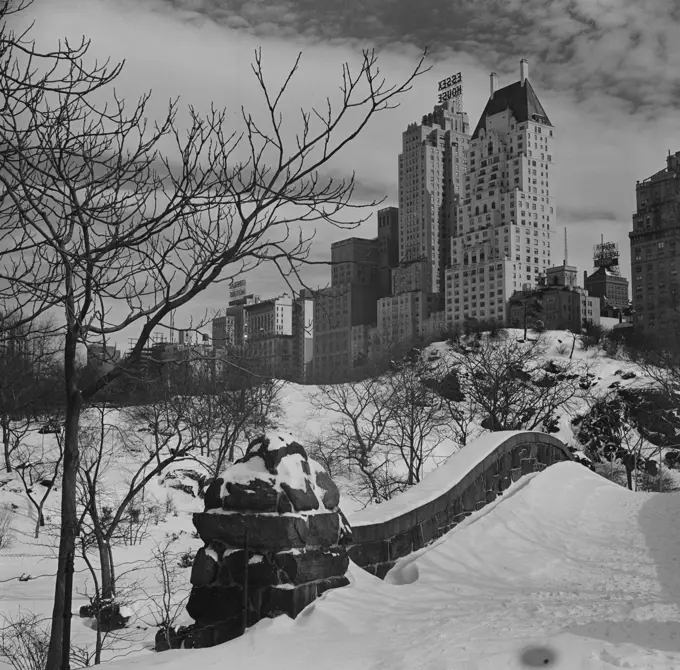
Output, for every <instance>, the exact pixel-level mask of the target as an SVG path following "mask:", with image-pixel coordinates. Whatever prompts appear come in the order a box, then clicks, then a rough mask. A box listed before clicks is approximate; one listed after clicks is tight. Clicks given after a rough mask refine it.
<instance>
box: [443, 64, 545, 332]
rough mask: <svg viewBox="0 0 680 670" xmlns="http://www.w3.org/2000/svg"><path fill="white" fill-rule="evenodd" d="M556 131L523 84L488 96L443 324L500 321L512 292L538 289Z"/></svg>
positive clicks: (494, 83) (473, 146)
mask: <svg viewBox="0 0 680 670" xmlns="http://www.w3.org/2000/svg"><path fill="white" fill-rule="evenodd" d="M554 145H555V130H554V128H553V126H552V124H551V123H550V120H549V119H548V115H547V114H546V112H545V110H544V109H543V106H542V105H541V103H540V101H539V100H538V97H537V95H536V93H535V92H534V89H533V87H532V86H531V83H530V82H529V78H528V65H527V62H526V60H524V59H522V61H521V62H520V80H519V81H517V82H515V83H513V84H510V85H509V86H506V87H504V88H501V89H498V77H497V75H496V73H492V74H491V77H490V95H489V100H488V102H487V104H486V107H485V108H484V111H483V113H482V115H481V118H480V119H479V122H478V123H477V127H476V128H475V130H474V132H473V134H472V138H471V140H470V148H469V154H468V168H467V172H466V174H465V178H464V179H465V189H464V196H463V197H464V200H463V201H462V206H461V207H460V208H459V212H458V217H457V225H456V227H455V232H454V234H453V237H452V238H451V240H450V244H451V266H450V268H449V269H448V270H447V271H446V320H447V323H448V324H449V325H453V324H456V323H463V322H465V321H467V320H471V319H477V320H496V321H505V320H506V317H507V300H508V298H509V297H510V296H511V295H512V294H513V292H514V291H516V290H520V289H522V288H524V287H526V286H527V285H528V286H531V287H533V286H536V285H537V284H538V279H539V276H540V275H542V274H543V273H545V271H546V270H547V268H549V267H551V265H552V263H551V256H550V252H551V239H552V236H553V231H554V228H555V223H556V214H555V209H556V206H555V198H554V195H553V194H552V193H551V190H550V178H551V175H552V170H553V168H554V165H555V162H554V160H553V158H554V154H553V152H554Z"/></svg>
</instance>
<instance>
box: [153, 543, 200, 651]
mask: <svg viewBox="0 0 680 670" xmlns="http://www.w3.org/2000/svg"><path fill="white" fill-rule="evenodd" d="M176 540H177V537H176V536H171V537H169V538H167V539H166V541H165V542H163V543H162V544H158V545H156V547H155V548H154V550H153V559H154V563H155V565H156V570H155V577H156V583H157V586H158V589H155V590H153V591H150V590H146V589H145V590H144V593H145V595H146V597H147V602H148V607H149V615H150V619H151V621H148V622H147V623H149V624H150V625H153V626H156V627H157V628H159V629H160V631H161V634H162V636H163V642H164V643H165V644H164V645H163V646H164V647H165V648H167V649H170V648H171V646H172V636H173V634H174V632H175V624H176V623H177V620H178V619H179V618H180V617H181V616H182V614H183V612H184V607H185V605H186V602H187V600H188V598H189V589H188V588H187V586H186V584H187V581H186V576H185V568H181V567H180V563H179V559H180V553H179V552H177V551H172V545H173V543H174V542H175V541H176ZM157 640H158V636H157ZM157 649H158V643H157Z"/></svg>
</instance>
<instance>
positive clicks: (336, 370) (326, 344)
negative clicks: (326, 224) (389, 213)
mask: <svg viewBox="0 0 680 670" xmlns="http://www.w3.org/2000/svg"><path fill="white" fill-rule="evenodd" d="M378 261H379V244H378V239H377V238H376V239H365V238H359V237H352V238H349V239H347V240H342V241H340V242H336V243H335V244H332V245H331V266H332V270H331V286H330V287H329V288H327V289H322V290H320V291H318V292H317V293H316V295H315V298H314V359H313V375H314V378H315V379H316V380H318V381H332V380H333V379H335V378H338V377H339V376H341V375H342V374H344V373H346V372H347V371H348V370H350V369H351V368H352V367H353V365H354V364H355V362H356V361H355V360H354V359H353V354H352V328H353V327H354V326H363V325H371V324H375V318H376V302H377V299H378V281H377V280H378Z"/></svg>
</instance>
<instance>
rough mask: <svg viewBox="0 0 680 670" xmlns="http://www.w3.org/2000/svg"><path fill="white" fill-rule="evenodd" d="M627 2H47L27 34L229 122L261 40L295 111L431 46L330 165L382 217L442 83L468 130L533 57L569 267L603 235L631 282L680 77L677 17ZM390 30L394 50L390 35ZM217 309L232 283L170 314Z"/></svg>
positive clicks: (335, 234) (322, 243)
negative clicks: (374, 59)
mask: <svg viewBox="0 0 680 670" xmlns="http://www.w3.org/2000/svg"><path fill="white" fill-rule="evenodd" d="M619 5H620V3H617V4H616V6H615V5H614V4H610V5H607V4H606V3H599V4H598V5H597V6H593V5H592V4H591V3H585V2H576V3H566V2H553V3H549V4H547V5H546V4H545V3H536V2H534V1H533V0H529V1H528V2H522V3H521V6H520V3H515V2H508V3H503V4H502V5H500V4H499V3H488V2H479V3H475V4H474V5H470V4H467V3H466V4H462V3H453V4H452V5H451V6H450V7H449V6H444V5H442V6H441V7H437V6H434V5H433V6H429V8H428V7H426V8H423V9H422V10H419V11H418V13H417V14H416V13H413V14H411V15H407V14H406V11H405V9H403V8H402V5H397V6H396V7H394V6H393V5H390V7H392V10H391V11H390V12H387V7H388V6H387V4H385V3H381V2H377V3H372V4H371V6H370V8H367V7H363V13H361V16H360V17H355V18H354V19H353V20H347V21H345V22H342V21H338V20H336V19H337V18H338V14H337V12H342V13H343V15H345V14H346V15H347V16H348V17H349V16H350V15H351V14H352V12H350V11H349V8H348V7H347V6H345V5H343V8H342V9H339V10H337V11H335V10H333V11H332V8H329V7H325V5H323V4H318V5H317V4H315V5H313V6H305V7H303V6H302V5H300V6H298V5H297V4H295V3H287V4H285V5H284V4H278V5H277V4H272V3H267V4H266V5H265V4H264V3H254V2H250V3H245V4H239V5H238V6H237V5H236V4H234V3H227V2H217V1H213V2H198V1H194V2H180V1H178V2H173V3H169V2H161V1H160V0H159V1H152V0H142V1H140V2H135V3H133V2H117V3H113V2H111V1H109V0H93V1H92V2H90V3H87V4H86V5H83V4H82V3H76V2H74V1H72V0H51V2H45V1H44V0H38V1H37V2H36V4H35V5H34V8H33V11H32V13H33V15H34V16H35V20H36V25H35V31H34V37H35V38H36V39H38V40H39V41H41V42H45V41H47V42H50V41H52V42H54V41H55V40H56V39H57V38H59V37H63V36H65V35H67V36H69V37H71V38H73V37H78V36H80V35H81V34H86V35H87V36H89V37H91V38H92V40H93V45H92V49H93V53H94V54H96V55H97V56H99V57H107V56H111V57H112V59H114V60H118V59H121V58H127V59H128V61H127V67H126V69H125V70H124V74H123V75H122V77H121V79H120V80H119V83H118V85H117V89H118V90H119V91H120V92H121V94H123V95H124V96H126V97H129V98H133V97H136V96H137V95H139V94H141V93H142V92H143V91H145V90H147V89H149V88H151V89H153V91H154V100H155V101H156V105H160V106H161V107H162V106H163V105H164V104H165V102H166V100H167V99H168V98H169V97H174V96H176V95H181V96H182V103H183V104H185V105H186V104H189V103H193V104H196V106H197V107H198V108H199V109H204V108H205V106H206V105H207V103H208V101H209V100H210V99H214V101H215V103H216V105H217V106H222V105H225V104H227V103H229V105H230V118H231V119H234V121H236V120H237V119H238V112H239V104H240V103H241V102H243V103H244V104H246V105H247V106H249V107H250V106H252V105H253V104H255V98H254V95H253V85H254V84H255V81H254V78H253V77H252V75H251V73H250V70H249V63H250V62H251V61H252V53H253V49H254V48H255V47H257V46H262V49H263V58H264V61H265V66H266V67H267V68H268V71H270V72H271V74H272V77H274V79H277V78H278V77H280V76H281V74H282V72H283V71H284V69H285V68H286V67H288V66H290V65H292V63H293V62H294V58H295V55H296V54H297V52H298V51H299V50H302V51H303V60H302V67H301V71H300V76H299V81H298V82H297V83H296V85H295V86H294V92H295V96H293V97H294V99H293V100H291V101H289V106H288V109H289V110H290V111H291V113H296V111H297V108H298V107H299V106H300V104H303V105H305V106H307V105H311V104H315V103H318V102H319V101H320V100H322V97H321V96H322V95H323V94H325V93H329V94H333V93H334V92H335V91H336V90H337V83H338V81H339V76H340V64H341V63H342V62H343V61H345V60H349V61H350V62H352V61H355V58H356V53H357V47H359V46H371V45H375V46H377V47H378V49H379V56H380V62H381V66H382V70H383V72H384V74H385V75H386V76H387V78H388V80H391V81H397V80H399V79H400V78H403V77H404V76H405V75H406V74H407V73H408V72H409V71H410V70H411V69H412V68H413V65H414V64H415V62H416V60H417V57H418V54H419V52H420V50H421V49H422V47H424V46H425V45H428V46H430V54H431V57H430V59H429V60H428V64H430V65H432V66H433V69H432V71H431V72H429V73H427V74H426V75H425V76H423V77H421V78H420V79H419V80H418V81H417V82H416V84H415V86H414V88H413V90H412V91H411V92H410V93H408V94H407V95H406V96H404V98H403V101H402V105H401V107H399V108H398V109H396V110H393V111H391V112H388V113H386V114H383V115H381V117H380V121H379V122H374V123H373V124H371V125H370V126H369V127H368V128H367V129H366V130H365V132H364V133H362V135H360V136H359V138H358V139H357V140H356V141H355V142H354V143H353V144H352V145H350V147H349V148H348V150H347V151H346V152H345V153H344V154H343V155H342V156H341V158H340V160H339V161H337V163H336V166H335V170H336V173H337V175H346V174H348V173H349V172H350V171H351V170H352V169H356V172H357V191H356V197H357V199H359V200H363V199H371V198H377V199H379V198H381V197H383V196H386V199H385V201H384V202H383V203H381V205H380V207H381V208H382V207H387V206H392V205H397V204H398V194H397V188H398V179H397V174H398V173H397V166H398V154H399V151H400V145H401V133H402V132H403V130H404V129H405V128H406V126H407V125H408V124H409V123H411V122H414V121H419V119H420V118H421V117H422V115H423V114H427V113H429V112H431V111H432V108H433V106H434V105H435V104H436V102H437V81H438V80H440V79H441V78H444V77H447V76H449V75H452V74H455V73H456V72H458V71H460V72H462V74H463V96H464V97H463V99H464V107H463V109H464V111H465V112H467V114H468V115H469V118H470V122H471V125H474V124H476V122H477V120H478V119H479V116H480V115H481V112H482V110H483V107H484V104H485V103H486V100H487V98H488V77H489V73H490V72H491V71H496V72H498V75H499V86H501V87H502V86H504V85H507V84H509V83H511V82H512V81H514V80H516V78H517V76H516V68H517V62H518V61H519V59H520V58H522V57H524V58H527V59H528V61H529V66H530V75H529V78H530V81H531V82H532V84H533V85H534V86H535V87H536V88H537V89H539V90H540V92H541V101H542V103H543V104H544V106H545V107H546V109H548V110H550V118H551V121H552V122H553V123H554V124H555V126H556V127H558V128H559V129H560V133H559V137H558V149H557V153H558V155H559V156H560V160H559V164H558V165H557V167H556V170H555V175H554V182H555V191H556V200H557V203H558V212H559V214H558V220H557V222H556V228H557V230H558V231H561V230H562V228H563V227H565V226H566V227H567V228H568V230H569V257H570V262H571V263H573V264H575V265H577V266H578V267H579V269H580V270H581V271H583V270H590V269H591V268H592V260H591V253H592V246H593V244H595V243H597V242H598V241H599V239H600V235H604V237H605V239H608V240H614V241H617V242H618V243H619V246H620V249H621V251H622V254H621V267H622V268H623V271H624V274H626V275H628V274H629V270H628V268H629V267H630V257H629V248H628V245H627V234H628V232H629V230H630V229H631V227H632V214H633V212H634V210H635V183H636V181H637V180H641V179H644V178H646V177H647V176H648V175H649V174H652V173H654V172H656V171H658V170H659V169H661V168H662V167H663V166H662V162H663V157H664V156H665V155H666V154H667V153H668V151H669V150H672V151H675V150H676V149H677V145H678V141H679V138H680V132H678V130H679V124H678V121H677V108H678V106H679V98H680V95H679V94H680V91H679V90H678V85H677V75H675V74H674V73H675V72H677V71H678V68H677V65H678V64H679V63H680V44H679V43H678V41H677V40H676V41H675V42H674V41H673V40H672V39H671V31H672V30H673V29H674V28H673V26H674V25H675V24H674V20H675V18H676V17H675V16H674V14H673V8H672V5H671V2H658V3H655V6H654V7H653V8H652V9H650V10H646V9H643V8H637V7H635V6H634V5H632V4H629V6H624V7H622V8H621V7H620V6H619ZM403 7H406V5H403ZM568 7H569V8H571V9H570V10H569V11H567V8H568ZM614 7H616V9H615V8H614ZM394 9H396V10H397V11H394ZM369 10H370V11H369ZM617 10H620V11H617ZM324 12H326V14H324ZM357 12H358V10H357ZM513 12H514V13H513ZM324 16H325V17H327V18H326V19H324V18H322V17H324ZM360 19H361V20H360ZM454 19H455V20H454ZM407 25H408V26H409V27H410V29H408V30H406V29H404V28H405V26H407ZM402 29H404V30H402ZM397 34H400V35H402V39H401V40H400V41H399V40H395V39H394V37H395V35H397ZM565 55H566V56H565ZM567 57H568V58H567ZM158 108H159V109H160V107H158ZM293 110H295V111H293ZM674 116H675V118H674ZM622 138H625V141H624V139H622ZM377 209H378V208H376V209H375V210H374V211H373V212H372V215H371V217H370V218H369V220H368V221H367V222H366V223H365V224H363V225H362V226H360V227H359V228H357V229H355V230H354V231H352V232H351V233H348V232H347V231H342V230H336V229H330V228H326V229H321V228H320V229H319V234H318V239H317V244H316V247H315V249H314V258H315V259H316V260H329V259H330V253H329V247H330V244H331V243H332V242H334V241H337V240H339V239H342V238H344V237H347V236H348V235H354V236H361V237H374V236H375V235H376V234H377V233H376V218H377ZM366 214H368V212H366ZM560 237H561V236H560V235H558V236H557V239H556V244H555V246H556V248H555V249H554V251H553V255H554V260H555V261H556V262H559V260H560V259H561V256H562V253H563V252H562V250H561V249H560V246H561V245H560V241H559V240H560ZM328 270H329V268H328V267H327V266H324V265H320V266H317V267H315V268H310V269H307V270H306V271H305V273H304V276H305V278H306V283H307V284H308V285H310V286H313V287H316V286H323V285H325V284H326V283H327V278H328ZM248 280H249V284H250V285H251V286H252V290H253V292H255V293H260V294H262V295H269V294H270V293H271V294H273V293H276V291H275V290H273V289H272V285H273V282H274V281H276V280H275V277H274V275H273V273H271V272H264V271H263V272H258V273H256V274H255V275H249V276H248ZM223 303H226V288H222V287H219V286H217V287H214V288H213V289H211V290H210V291H208V292H206V293H205V294H204V295H202V296H200V297H199V298H198V300H197V301H196V302H195V303H194V304H193V305H192V307H191V308H190V309H189V310H188V311H187V312H186V313H182V314H178V315H177V319H178V325H184V324H186V323H188V320H189V317H190V316H193V318H194V321H196V320H197V319H198V318H200V316H201V315H202V314H203V313H204V312H205V311H206V310H210V309H212V308H220V307H223V306H224V305H223ZM124 339H125V338H124Z"/></svg>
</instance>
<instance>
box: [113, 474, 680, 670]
mask: <svg viewBox="0 0 680 670" xmlns="http://www.w3.org/2000/svg"><path fill="white" fill-rule="evenodd" d="M679 505H680V494H666V495H660V494H640V493H637V494H636V493H631V492H629V491H626V490H625V489H623V488H621V487H619V486H617V485H616V484H612V483H610V482H607V481H605V480H603V479H602V478H601V477H599V476H598V475H596V474H594V473H592V472H589V471H588V470H587V469H585V468H583V467H582V466H579V465H578V464H575V463H564V464H559V465H555V466H552V467H550V468H548V469H547V470H546V471H544V472H542V473H540V474H537V475H533V476H531V475H530V476H528V477H526V478H524V479H522V480H520V481H519V482H518V483H517V484H515V485H514V486H513V488H512V489H511V490H509V491H508V492H507V493H506V495H505V496H504V497H503V498H502V499H500V500H499V501H498V502H497V503H493V504H491V505H489V506H487V507H486V508H484V509H483V510H480V511H479V512H477V513H475V514H474V515H473V516H471V517H470V518H469V519H468V520H467V521H466V522H465V523H464V524H461V526H459V527H458V528H456V529H455V530H454V531H453V532H451V533H449V534H448V535H447V536H445V537H444V538H442V539H441V540H439V541H438V542H437V543H436V544H435V545H433V546H431V547H428V548H426V549H424V550H422V551H421V552H420V553H419V555H417V556H413V557H409V558H408V559H405V560H404V561H403V562H402V563H401V564H398V565H397V567H396V568H395V569H394V570H393V571H392V572H391V573H390V575H389V576H388V579H387V580H386V581H385V582H382V581H380V580H378V579H376V578H374V577H371V576H370V575H368V574H366V573H364V572H363V571H361V570H360V569H358V568H353V569H352V573H351V576H352V584H351V585H350V586H349V587H346V588H343V589H338V590H336V591H331V592H328V593H327V594H325V595H324V597H323V598H322V599H321V600H319V601H317V602H315V603H314V604H313V605H311V606H310V607H309V608H307V610H305V612H303V614H302V615H300V617H299V618H298V619H297V620H295V621H292V620H290V619H287V618H285V617H284V618H278V619H275V620H271V621H263V622H260V623H259V624H257V625H256V626H255V627H253V628H252V629H250V630H248V631H247V632H246V634H245V636H243V637H242V638H239V639H236V640H233V641H232V642H230V643H228V645H227V646H225V647H215V648H212V649H206V650H195V651H194V650H188V651H176V652H166V653H163V654H160V655H157V656H152V655H149V654H147V655H145V656H143V657H139V658H136V659H130V660H129V661H127V662H125V663H120V664H115V665H111V666H110V667H111V670H114V669H115V670H124V669H126V668H163V669H164V670H175V669H176V670H180V669H183V668H186V667H187V666H188V665H192V666H195V667H201V668H203V669H204V670H211V669H212V668H215V669H217V668H220V669H221V668H224V667H225V664H226V665H227V666H228V667H235V668H245V667H247V668H250V669H251V670H260V669H262V670H265V669H268V668H272V667H277V668H291V669H292V668H302V667H310V666H311V667H314V668H316V669H317V670H340V669H343V670H344V669H349V668H357V669H358V668H361V669H362V670H379V669H384V668H388V667H389V668H390V670H401V669H403V670H407V669H408V670H411V669H413V668H419V669H420V668H423V669H428V670H440V669H441V670H444V669H445V668H451V669H458V668H461V669H466V668H467V669H470V670H472V669H479V670H482V669H484V670H498V669H500V668H521V667H553V668H564V669H565V670H567V669H569V670H572V669H575V668H579V669H584V670H586V669H593V670H595V669H601V668H602V669H604V668H617V667H619V668H620V667H629V668H646V669H648V670H651V669H653V668H673V667H678V665H679V664H680V636H678V634H677V620H678V616H679V615H680V573H679V572H678V570H677V556H678V553H679V552H680V536H678V534H677V532H675V530H674V529H675V527H676V513H677V508H678V506H679ZM546 659H547V660H548V663H544V660H546ZM539 663H540V665H539Z"/></svg>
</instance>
